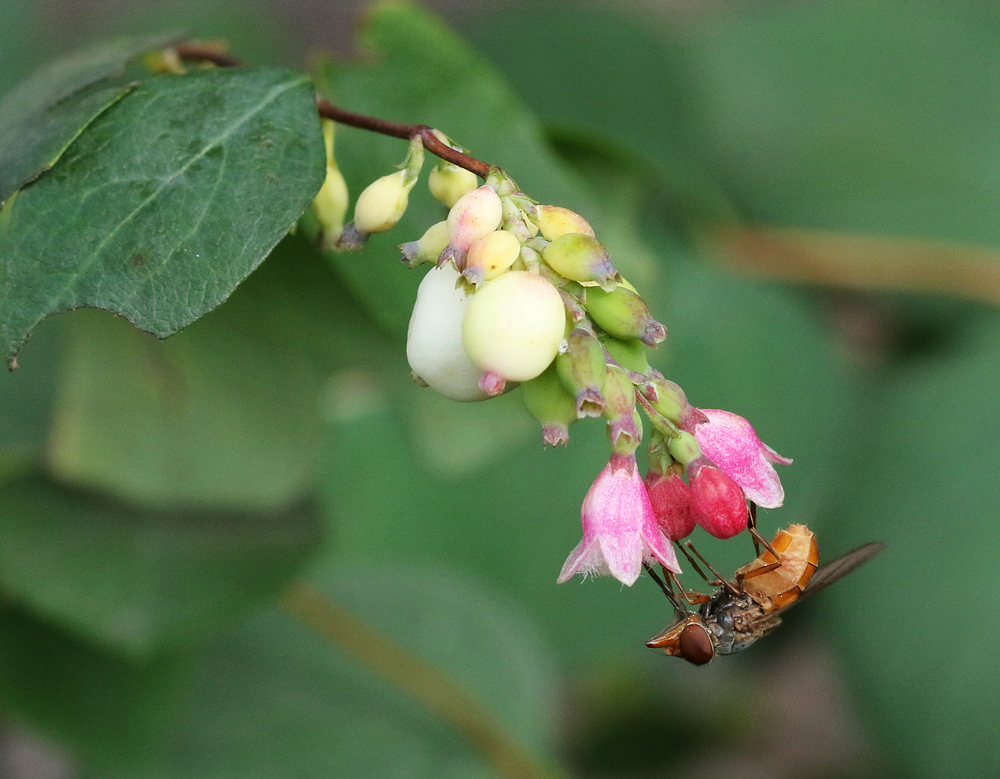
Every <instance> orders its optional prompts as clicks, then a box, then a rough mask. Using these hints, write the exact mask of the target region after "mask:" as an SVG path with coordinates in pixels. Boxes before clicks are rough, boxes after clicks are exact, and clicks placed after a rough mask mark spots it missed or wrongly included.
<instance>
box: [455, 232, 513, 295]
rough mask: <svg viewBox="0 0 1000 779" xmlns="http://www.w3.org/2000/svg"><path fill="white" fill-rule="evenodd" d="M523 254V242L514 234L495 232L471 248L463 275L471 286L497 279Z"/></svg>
mask: <svg viewBox="0 0 1000 779" xmlns="http://www.w3.org/2000/svg"><path fill="white" fill-rule="evenodd" d="M520 254H521V242H520V241H519V240H517V236H516V235H514V233H511V232H508V231H507V230H495V231H493V232H492V233H488V234H487V235H484V236H483V237H482V238H480V239H479V240H478V241H476V242H475V243H474V244H472V246H470V247H469V253H468V255H467V256H466V261H465V270H464V271H462V275H463V276H464V277H465V280H466V281H468V282H469V283H470V284H474V285H475V284H479V283H480V282H483V281H487V280H488V279H492V278H496V277H497V276H499V275H500V274H501V273H503V272H504V271H506V270H507V269H509V268H510V266H511V265H513V264H514V262H515V261H516V260H517V258H518V257H519V256H520Z"/></svg>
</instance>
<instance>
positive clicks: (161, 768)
mask: <svg viewBox="0 0 1000 779" xmlns="http://www.w3.org/2000/svg"><path fill="white" fill-rule="evenodd" d="M318 594H320V596H321V597H324V598H332V599H333V600H332V606H333V607H334V609H335V612H334V615H335V618H336V620H337V624H336V625H335V626H334V629H335V630H340V629H346V630H348V632H350V630H351V625H352V624H354V620H357V619H360V616H353V617H352V616H348V615H344V614H343V613H342V612H341V611H340V609H342V608H344V607H346V608H347V609H349V610H350V613H353V614H354V615H362V614H363V615H365V617H364V619H365V622H362V623H360V624H361V627H359V628H358V630H359V631H361V632H360V633H357V634H355V636H357V635H361V636H364V637H366V638H367V637H368V631H369V630H371V629H372V625H369V624H368V623H367V620H368V619H369V618H370V619H371V620H372V623H373V625H374V627H375V628H376V629H377V630H379V631H381V636H380V637H379V638H378V639H377V640H378V641H384V642H389V643H392V644H393V645H395V646H397V647H398V648H399V649H401V650H402V651H403V652H404V654H406V655H408V656H409V655H412V656H413V657H414V659H415V661H416V663H417V670H416V671H414V673H417V674H419V673H423V670H422V669H421V668H420V665H421V664H423V663H427V662H429V663H430V664H431V665H432V667H433V668H434V669H436V671H435V672H436V673H440V672H443V673H444V674H446V675H447V676H448V677H449V680H450V682H449V683H451V684H457V685H459V686H460V687H462V688H463V689H464V690H465V691H466V692H467V693H470V694H471V695H472V696H473V697H474V698H475V699H476V700H477V704H480V705H485V706H487V708H488V711H489V713H490V715H491V716H492V717H493V718H494V725H493V726H494V727H495V728H499V729H502V730H503V731H504V732H505V734H506V737H507V738H509V739H511V740H512V741H513V743H515V744H517V745H519V746H520V748H521V749H523V750H524V752H526V753H527V754H528V755H532V756H535V755H541V754H546V753H547V752H548V750H549V749H550V748H551V738H552V733H551V729H550V728H551V722H552V719H551V714H552V705H553V701H552V699H551V697H550V696H551V694H552V691H553V690H554V682H555V678H554V676H553V669H552V665H551V663H550V662H549V660H548V657H547V656H546V654H545V652H544V650H543V648H542V647H541V646H540V645H539V643H538V640H537V636H535V635H534V633H533V631H531V630H530V629H529V628H527V627H526V626H525V625H524V623H523V621H522V620H521V619H520V618H519V617H518V616H517V615H516V614H515V613H513V612H512V611H511V610H510V608H509V607H508V606H506V605H505V604H503V603H502V602H501V601H499V600H498V599H497V598H496V597H495V596H493V595H491V594H488V593H484V592H482V591H480V590H478V589H477V588H475V587H473V586H472V585H470V584H469V583H468V582H466V581H465V580H463V579H460V578H456V577H450V576H449V577H444V576H440V575H432V574H429V573H427V572H426V571H425V572H421V571H419V570H416V569H409V568H403V569H400V568H379V569H363V570H354V571H351V572H343V573H341V574H339V575H336V576H332V575H323V576H322V584H320V585H319V588H318ZM348 643H351V644H355V643H357V641H356V639H355V640H349V642H348ZM376 649H378V648H377V647H371V652H370V653H369V652H367V651H366V647H363V646H362V647H358V646H354V647H352V651H360V652H361V653H362V656H363V660H362V662H360V663H359V659H361V658H359V657H358V656H356V655H353V654H350V653H349V654H344V651H343V646H338V645H337V644H336V643H334V644H328V643H325V641H324V640H323V639H322V638H321V637H320V636H319V635H317V634H316V633H314V632H313V629H312V628H309V627H306V626H305V625H303V624H302V623H301V622H298V621H296V620H294V619H292V618H291V616H290V615H289V614H288V613H287V612H276V611H268V612H266V613H263V614H260V615H259V616H257V617H255V618H253V619H252V620H250V621H249V622H248V623H247V624H246V625H244V626H243V627H242V628H241V629H240V630H238V631H237V632H235V633H234V634H232V635H229V636H226V637H224V638H222V639H220V640H216V641H214V642H213V643H212V644H211V645H210V646H209V647H208V648H207V649H206V651H205V652H204V653H203V655H202V658H201V662H200V665H199V669H198V673H197V676H196V680H195V685H194V688H193V690H192V694H191V696H190V698H189V699H188V700H187V702H186V705H185V706H184V708H183V710H182V712H181V716H180V718H179V724H178V727H177V728H176V730H175V732H173V733H172V734H171V736H170V739H169V742H168V749H167V750H165V751H164V752H162V753H160V754H158V755H155V756H154V758H153V759H152V760H151V761H150V762H151V764H150V765H149V766H147V767H145V768H144V769H143V772H142V776H144V777H149V778H150V779H154V777H175V776H185V775H192V774H194V775H201V776H212V777H218V778H219V779H223V778H224V777H246V776H316V777H325V776H380V777H381V776H385V777H395V776H399V777H404V776H432V775H433V776H442V777H467V776H492V775H495V772H494V771H493V770H490V767H489V765H488V764H487V763H485V762H484V761H483V759H482V757H481V756H480V755H478V754H477V753H476V751H475V750H474V749H473V747H472V746H470V744H469V743H468V742H466V741H464V740H463V739H462V738H461V737H460V734H459V730H460V728H459V727H456V724H455V723H453V722H449V721H446V720H444V719H441V718H439V716H438V715H436V714H435V713H433V712H431V711H429V710H428V709H427V708H426V704H425V703H421V702H418V701H416V700H414V699H413V698H411V697H410V696H409V694H407V693H405V692H403V691H402V690H400V689H399V688H397V687H395V686H394V685H393V684H391V683H390V682H389V681H387V680H386V678H385V669H384V667H383V666H380V662H382V661H381V660H378V659H373V658H380V657H382V656H383V653H382V651H376ZM262 712H266V714H265V715H263V716H262Z"/></svg>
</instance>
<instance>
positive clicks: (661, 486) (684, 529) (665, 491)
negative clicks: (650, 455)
mask: <svg viewBox="0 0 1000 779" xmlns="http://www.w3.org/2000/svg"><path fill="white" fill-rule="evenodd" d="M646 491H647V492H648V493H649V502H650V503H651V504H652V505H653V514H654V516H655V517H656V524H658V525H659V526H660V530H662V531H663V534H664V535H665V536H666V537H667V538H669V539H670V540H671V541H679V540H681V539H682V538H687V537H688V536H689V535H691V531H692V530H694V525H695V522H694V517H692V516H691V488H690V487H688V485H687V484H686V483H685V482H684V480H683V479H682V478H681V477H680V476H679V475H678V474H676V473H655V472H654V471H650V472H649V473H647V474H646Z"/></svg>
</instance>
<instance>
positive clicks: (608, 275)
mask: <svg viewBox="0 0 1000 779" xmlns="http://www.w3.org/2000/svg"><path fill="white" fill-rule="evenodd" d="M542 257H543V258H544V260H545V262H547V263H548V265H549V267H550V268H552V270H554V271H555V272H556V273H558V274H560V275H561V276H564V277H566V278H567V279H572V280H573V281H596V282H597V283H598V284H599V285H600V286H601V287H602V288H603V289H606V290H608V291H611V290H613V289H614V288H615V281H614V279H615V277H616V276H617V275H618V272H617V271H616V270H615V269H614V267H613V266H612V265H611V258H610V257H609V256H608V252H607V250H606V249H605V248H604V247H603V246H602V245H601V243H600V242H599V241H598V240H597V239H596V238H594V237H593V236H591V235H584V234H582V233H566V234H565V235H561V236H559V237H558V238H556V239H555V240H554V241H552V243H550V244H549V245H548V246H546V247H545V249H544V250H542Z"/></svg>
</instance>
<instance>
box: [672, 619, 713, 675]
mask: <svg viewBox="0 0 1000 779" xmlns="http://www.w3.org/2000/svg"><path fill="white" fill-rule="evenodd" d="M678 646H679V648H680V653H681V657H683V658H684V659H685V660H687V661H688V662H689V663H693V664H694V665H705V663H707V662H708V661H709V660H711V659H712V658H713V657H714V656H715V647H714V646H713V645H712V639H711V637H710V636H709V635H708V631H707V630H706V629H705V627H704V626H703V625H699V624H698V623H697V622H691V623H689V624H688V625H686V626H685V628H684V630H682V631H681V637H680V641H679V642H678Z"/></svg>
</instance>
